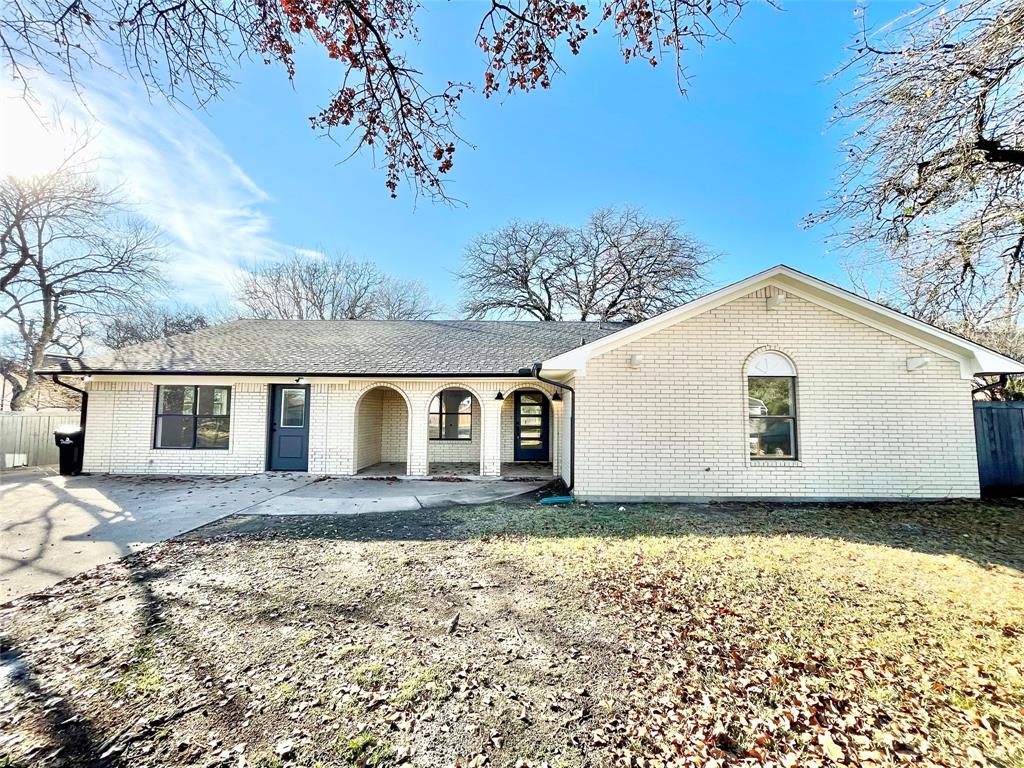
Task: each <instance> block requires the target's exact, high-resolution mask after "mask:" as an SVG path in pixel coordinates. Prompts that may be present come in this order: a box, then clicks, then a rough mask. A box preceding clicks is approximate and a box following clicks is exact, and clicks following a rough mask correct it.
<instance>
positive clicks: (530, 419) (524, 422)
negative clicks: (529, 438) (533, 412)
mask: <svg viewBox="0 0 1024 768" xmlns="http://www.w3.org/2000/svg"><path fill="white" fill-rule="evenodd" d="M543 423H544V419H542V418H541V417H540V416H523V417H522V418H520V419H519V424H520V426H523V427H539V426H540V425H541V424H543Z"/></svg>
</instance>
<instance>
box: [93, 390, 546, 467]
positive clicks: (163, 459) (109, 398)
mask: <svg viewBox="0 0 1024 768" xmlns="http://www.w3.org/2000/svg"><path fill="white" fill-rule="evenodd" d="M173 383H175V384H181V383H196V384H209V383H212V381H211V380H210V379H207V378H202V379H196V380H195V381H194V382H191V381H188V380H187V379H183V378H181V377H178V378H176V379H174V382H173ZM217 383H218V384H225V383H228V384H230V386H231V387H232V400H231V438H230V447H229V449H228V450H226V451H203V450H196V451H192V450H168V449H154V448H153V447H152V446H153V419H154V415H155V409H156V386H157V384H156V381H144V380H141V379H128V378H125V379H116V378H113V377H96V378H95V379H94V380H93V381H92V382H91V383H89V384H88V385H87V387H88V390H89V413H88V419H89V421H88V424H87V435H86V441H85V445H86V448H85V470H86V471H88V472H111V473H116V474H144V473H153V474H181V475H188V474H195V475H200V474H246V473H252V472H262V471H264V469H265V468H266V436H267V400H268V396H269V388H270V383H271V380H270V379H249V380H245V379H243V380H239V381H234V382H230V381H229V382H225V381H221V380H218V381H217ZM522 385H523V380H522V379H517V380H479V379H474V380H471V381H458V380H454V381H441V380H429V379H416V380H402V379H388V380H381V381H364V380H346V381H331V380H320V381H317V380H314V381H313V382H312V383H311V385H310V416H309V471H310V472H315V473H320V474H332V475H349V474H353V473H354V472H356V471H357V467H363V466H366V465H367V464H372V463H376V462H377V461H395V462H402V461H406V460H408V468H407V471H408V473H409V474H417V475H425V474H427V471H428V461H427V459H428V455H429V456H431V459H432V460H434V461H473V462H480V464H481V466H482V468H483V471H484V473H485V474H489V475H497V474H498V473H499V471H500V466H501V456H500V446H501V444H502V441H503V440H504V439H505V437H506V431H505V430H503V429H502V422H501V419H500V415H501V406H502V401H497V400H495V399H494V396H495V395H496V394H497V392H498V391H499V390H501V391H504V392H511V391H512V389H513V388H515V387H517V386H522ZM448 387H459V388H462V389H468V390H470V391H471V392H472V393H473V394H474V397H475V398H476V400H475V402H474V407H473V417H474V420H473V441H471V442H470V443H438V442H434V443H432V444H431V443H430V441H428V439H427V412H428V408H429V405H430V400H431V398H432V397H433V395H434V394H436V393H437V392H438V391H440V390H441V389H444V388H448ZM533 388H536V389H543V390H544V391H546V392H548V394H550V392H551V391H552V390H551V388H549V387H546V386H535V387H533ZM364 395H365V397H364ZM364 406H365V407H364ZM357 409H362V410H363V412H364V413H365V414H366V415H367V419H368V420H367V422H366V424H367V427H368V428H367V429H365V430H358V431H357V429H356V422H357V419H356V414H357ZM360 436H362V439H360ZM553 439H554V438H553ZM434 446H444V447H442V448H435V447H434ZM449 447H451V450H452V451H455V450H464V451H467V453H466V454H465V455H466V456H467V458H436V457H437V456H440V455H448V456H455V455H456V454H455V453H452V452H449V453H447V454H444V453H442V452H443V451H448V450H449ZM458 455H462V454H458ZM558 460H559V451H557V450H556V451H555V456H554V461H555V462H556V465H557V462H558Z"/></svg>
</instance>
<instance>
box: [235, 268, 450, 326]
mask: <svg viewBox="0 0 1024 768" xmlns="http://www.w3.org/2000/svg"><path fill="white" fill-rule="evenodd" d="M236 297H237V299H238V301H239V302H240V303H241V304H242V305H244V306H245V307H246V308H247V309H248V310H249V312H251V313H252V314H253V315H254V316H255V317H258V318H263V319H269V318H277V319H289V320H367V319H375V320H381V319H387V320H421V319H425V318H428V317H434V316H436V315H437V314H438V313H439V312H440V311H441V306H440V305H439V304H436V303H435V302H433V301H432V300H431V299H430V297H429V295H428V293H427V290H426V288H425V287H424V286H423V285H422V284H421V283H418V282H416V281H410V280H401V279H398V278H394V277H390V276H388V275H385V274H384V273H383V272H381V271H380V270H379V269H377V267H376V266H375V265H374V264H373V263H371V262H368V261H353V260H350V259H347V258H343V257H339V256H324V257H316V256H308V255H303V254H301V253H295V254H293V255H292V256H291V257H290V258H289V259H287V260H285V261H281V262H277V263H273V264H267V265H265V266H262V267H259V268H257V269H254V270H252V271H249V272H245V273H243V274H242V276H241V278H240V279H239V281H238V284H237V287H236Z"/></svg>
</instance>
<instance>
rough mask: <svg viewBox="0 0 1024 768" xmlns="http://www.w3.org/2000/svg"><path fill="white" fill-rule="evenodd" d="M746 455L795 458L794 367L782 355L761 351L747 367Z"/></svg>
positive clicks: (755, 457) (752, 456) (756, 457)
mask: <svg viewBox="0 0 1024 768" xmlns="http://www.w3.org/2000/svg"><path fill="white" fill-rule="evenodd" d="M747 374H748V375H747V413H748V418H749V420H750V458H752V459H795V458H796V457H797V431H796V419H797V417H796V370H795V369H794V368H793V364H792V363H791V362H790V361H789V359H788V358H786V357H785V356H783V355H781V354H779V353H777V352H765V353H762V354H761V355H759V356H758V357H756V358H755V359H754V360H753V361H751V364H750V366H749V367H748V370H747Z"/></svg>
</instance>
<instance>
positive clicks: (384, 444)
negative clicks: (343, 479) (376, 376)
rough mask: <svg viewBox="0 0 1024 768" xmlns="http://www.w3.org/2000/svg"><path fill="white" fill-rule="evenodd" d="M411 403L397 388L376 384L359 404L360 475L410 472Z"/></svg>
mask: <svg viewBox="0 0 1024 768" xmlns="http://www.w3.org/2000/svg"><path fill="white" fill-rule="evenodd" d="M409 410H410V409H409V400H408V398H407V397H406V395H405V393H404V392H402V391H401V390H400V389H398V388H397V387H393V386H390V385H387V384H377V385H374V386H371V387H369V388H367V389H366V390H365V391H364V392H363V393H362V394H361V395H360V396H359V399H358V401H357V402H356V412H355V420H354V423H355V430H354V445H353V457H354V469H355V471H356V472H357V473H364V474H375V475H377V474H387V475H406V474H408V473H409V423H410V418H409V417H410V412H409Z"/></svg>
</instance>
